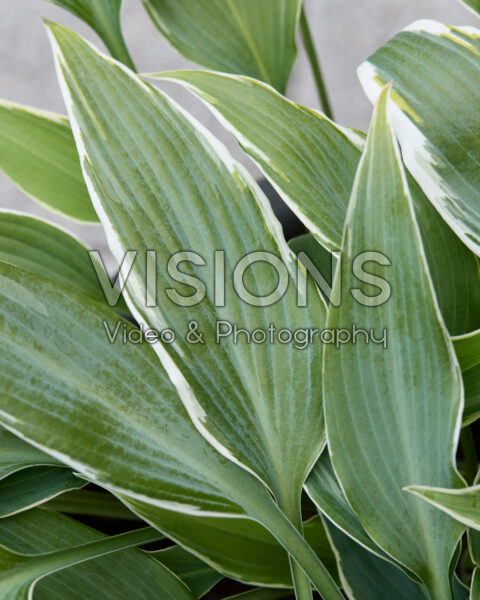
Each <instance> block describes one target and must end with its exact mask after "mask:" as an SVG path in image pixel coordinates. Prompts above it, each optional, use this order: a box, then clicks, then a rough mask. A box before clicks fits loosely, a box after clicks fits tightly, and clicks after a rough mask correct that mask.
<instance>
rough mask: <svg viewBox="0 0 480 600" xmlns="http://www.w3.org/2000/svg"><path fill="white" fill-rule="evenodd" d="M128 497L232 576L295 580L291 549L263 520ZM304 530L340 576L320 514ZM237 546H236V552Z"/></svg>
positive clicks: (269, 582)
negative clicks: (186, 510) (194, 512)
mask: <svg viewBox="0 0 480 600" xmlns="http://www.w3.org/2000/svg"><path fill="white" fill-rule="evenodd" d="M123 501H124V502H125V503H126V504H127V506H129V507H130V508H131V509H132V510H133V511H135V512H136V513H137V514H138V515H139V516H140V517H141V518H142V519H144V520H145V521H147V522H148V523H150V524H151V525H153V526H154V527H156V528H157V529H159V530H160V531H162V532H163V533H164V534H165V535H166V536H168V537H169V538H170V539H172V540H174V541H175V542H177V543H178V544H180V545H182V546H184V547H185V548H187V549H188V550H189V551H190V552H192V553H193V554H195V555H197V556H199V557H200V558H201V559H202V560H203V561H205V562H206V563H207V564H209V565H211V566H212V567H213V568H214V569H216V570H218V571H220V572H221V573H223V574H224V575H226V576H227V577H231V578H233V579H236V580H239V581H242V582H244V583H248V584H252V585H255V584H257V585H263V586H266V587H268V586H271V587H291V586H292V579H291V576H290V572H289V569H288V559H287V556H286V554H285V552H284V551H283V550H282V548H281V547H280V546H279V544H278V543H277V542H276V541H275V539H274V538H273V537H272V535H270V534H269V533H268V531H266V530H265V529H263V528H262V527H260V526H259V525H258V524H257V523H254V522H252V521H247V520H238V519H229V520H226V519H219V518H213V517H202V518H199V517H198V516H196V517H191V516H189V515H185V514H178V513H175V512H172V511H166V510H162V509H159V508H158V507H156V506H151V505H147V504H145V503H142V502H139V501H137V500H131V499H127V498H123ZM304 535H305V538H306V540H307V541H308V543H309V544H310V546H311V547H312V548H313V549H314V550H315V553H316V554H317V556H318V557H320V559H321V560H322V562H323V564H324V565H325V566H326V567H327V568H328V570H329V571H330V574H331V575H332V576H333V577H334V578H336V577H337V572H336V567H335V559H334V557H333V555H332V551H331V548H330V545H329V543H328V540H327V538H326V534H325V531H324V528H323V526H322V524H321V522H320V520H319V519H318V518H314V519H310V520H309V521H307V522H306V523H305V524H304ZM232 548H235V551H234V552H232Z"/></svg>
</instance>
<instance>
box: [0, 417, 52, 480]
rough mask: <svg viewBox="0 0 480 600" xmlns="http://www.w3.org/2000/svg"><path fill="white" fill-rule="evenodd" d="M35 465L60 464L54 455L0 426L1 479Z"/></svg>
mask: <svg viewBox="0 0 480 600" xmlns="http://www.w3.org/2000/svg"><path fill="white" fill-rule="evenodd" d="M35 465H43V466H45V465H60V463H59V461H58V460H57V459H56V458H53V456H49V455H48V454H45V453H44V452H42V451H41V450H38V449H37V448H34V447H33V446H31V445H30V444H27V443H25V442H24V441H22V440H21V439H19V438H18V437H17V436H15V435H13V434H12V433H10V432H9V431H7V430H6V429H2V428H0V479H3V478H5V477H8V476H9V475H11V474H13V473H16V472H17V471H20V470H21V469H26V468H28V467H33V466H35Z"/></svg>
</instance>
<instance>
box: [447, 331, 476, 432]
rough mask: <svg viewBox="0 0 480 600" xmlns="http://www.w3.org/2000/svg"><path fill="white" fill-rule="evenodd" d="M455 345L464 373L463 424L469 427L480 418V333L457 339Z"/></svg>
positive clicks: (454, 340) (474, 332)
mask: <svg viewBox="0 0 480 600" xmlns="http://www.w3.org/2000/svg"><path fill="white" fill-rule="evenodd" d="M453 343H454V346H455V352H456V354H457V358H458V361H459V363H460V366H461V368H462V372H463V373H462V375H463V386H464V389H465V408H464V410H463V424H464V425H468V424H469V423H472V422H473V421H475V420H476V419H478V417H479V416H480V332H479V331H478V330H477V331H473V332H472V333H469V334H466V335H463V336H458V337H455V338H453Z"/></svg>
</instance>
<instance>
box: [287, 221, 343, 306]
mask: <svg viewBox="0 0 480 600" xmlns="http://www.w3.org/2000/svg"><path fill="white" fill-rule="evenodd" d="M288 245H289V246H290V248H291V249H292V250H293V252H295V254H296V255H297V257H298V258H299V260H300V261H301V262H302V263H303V264H304V265H305V268H307V269H308V268H309V262H308V261H311V262H312V263H313V264H314V266H315V267H316V269H317V270H318V272H319V273H320V274H321V275H322V277H323V279H324V282H322V285H326V287H323V288H322V286H320V285H319V284H318V283H317V285H318V287H319V290H320V292H321V294H322V296H323V297H324V299H325V301H326V302H327V303H328V302H329V301H330V299H329V297H328V292H329V290H331V288H332V285H333V276H334V274H335V268H336V265H337V261H336V258H335V256H334V253H333V252H329V251H328V250H326V249H325V248H324V247H323V246H321V245H320V244H319V243H318V242H317V240H316V239H315V237H314V236H313V235H312V234H311V233H305V234H303V235H299V236H298V237H295V238H293V239H291V240H290V241H289V242H288ZM304 255H306V256H307V258H308V260H305V257H304Z"/></svg>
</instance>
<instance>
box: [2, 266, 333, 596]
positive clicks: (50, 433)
mask: <svg viewBox="0 0 480 600" xmlns="http://www.w3.org/2000/svg"><path fill="white" fill-rule="evenodd" d="M0 283H1V285H0V340H1V348H2V352H1V353H0V366H1V369H0V372H1V373H2V376H1V386H2V394H1V396H0V421H1V422H2V424H4V425H5V426H6V427H7V428H9V429H11V430H13V431H15V432H16V433H17V434H19V435H21V436H23V437H25V438H26V439H28V440H29V441H31V442H32V443H34V444H35V445H36V446H38V447H40V448H41V449H42V450H44V451H45V452H47V453H48V454H51V455H53V456H56V457H58V458H59V459H61V460H62V462H64V463H65V464H67V465H69V466H71V467H73V468H75V469H76V470H77V471H79V472H80V473H82V474H83V475H84V476H86V477H87V478H89V479H91V480H93V481H94V482H96V483H98V484H100V485H102V486H104V487H107V488H110V489H114V490H116V491H117V492H121V493H123V494H126V495H128V497H129V499H130V500H131V501H133V499H134V498H136V499H140V500H141V501H142V502H149V503H150V504H153V505H156V506H159V507H162V508H166V509H169V510H176V511H180V512H184V513H190V514H198V515H199V516H200V515H201V514H202V513H203V514H207V515H208V514H210V515H218V516H222V515H223V516H228V515H236V516H245V514H246V512H248V513H249V515H250V516H251V517H253V518H254V519H258V520H259V521H262V522H263V523H264V524H265V525H266V527H267V528H269V529H270V530H271V531H272V532H273V533H274V535H275V536H276V537H277V538H279V539H280V540H281V541H282V543H283V544H285V545H286V546H287V547H288V549H289V551H290V552H291V553H292V554H294V555H295V556H296V557H298V559H299V561H300V562H301V563H302V566H305V569H306V570H307V571H308V572H309V575H310V576H311V577H312V580H313V581H314V583H315V584H316V585H317V586H318V587H320V588H321V589H322V588H323V587H324V586H325V589H326V590H327V592H326V593H331V594H332V597H333V598H335V597H337V596H335V594H336V591H335V586H334V584H333V583H330V581H331V578H330V577H329V576H328V575H327V574H326V572H325V571H324V568H323V567H322V565H321V563H320V562H319V561H318V559H317V558H316V556H315V555H314V553H313V551H312V550H311V549H310V548H309V546H307V545H306V543H305V542H304V541H303V539H302V538H301V537H300V536H299V535H298V533H297V532H296V531H295V529H294V528H293V526H292V525H291V524H290V523H289V522H288V521H287V520H286V519H285V518H284V517H283V515H282V514H281V513H280V512H279V511H278V509H277V507H276V505H275V504H274V503H273V501H272V500H271V498H270V496H269V494H268V492H267V491H266V490H265V488H264V487H263V486H262V484H261V483H260V482H259V481H258V480H257V479H256V478H254V477H253V476H251V475H250V474H248V473H247V472H246V471H245V470H244V469H241V468H240V467H238V466H236V465H234V464H233V463H232V462H231V461H229V460H227V459H226V458H224V457H222V456H221V455H220V454H219V453H218V452H216V451H215V450H214V449H213V448H212V447H211V446H210V445H209V444H208V443H207V442H206V441H205V440H204V438H203V437H202V436H201V435H200V434H199V433H198V432H197V430H196V429H195V427H194V426H193V424H192V423H191V420H190V419H189V417H188V415H187V414H186V411H185V409H184V407H183V405H182V403H181V401H180V399H179V397H178V395H177V392H176V390H175V388H174V387H173V385H172V384H171V382H170V381H169V379H168V378H167V376H166V373H165V372H164V371H163V369H162V367H161V365H160V364H159V362H158V359H157V357H156V355H155V353H154V352H153V350H152V349H151V347H150V346H149V345H148V344H147V345H145V344H144V345H133V344H124V343H122V340H121V338H120V339H117V340H116V342H114V343H113V344H111V343H110V341H109V339H108V336H107V335H106V333H105V330H104V324H103V322H104V321H107V322H109V323H114V322H118V316H117V315H116V314H115V313H114V312H112V311H110V310H109V309H107V308H103V307H102V305H101V304H98V303H96V302H94V301H92V300H89V299H88V298H87V297H85V296H81V295H77V294H75V293H73V292H69V291H67V290H66V289H64V288H62V287H59V286H56V285H55V284H54V283H52V282H49V281H47V280H43V279H41V278H39V277H38V276H35V275H33V274H30V273H28V272H25V271H22V270H21V269H19V268H18V267H14V266H11V265H8V264H6V263H0ZM120 324H121V325H122V327H125V328H126V330H127V331H128V330H129V329H131V326H130V325H129V324H127V323H126V322H122V321H120ZM25 373H28V374H29V376H28V378H25V376H24V375H25ZM242 505H244V506H242ZM232 552H233V553H234V549H232ZM338 597H339V596H338Z"/></svg>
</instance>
